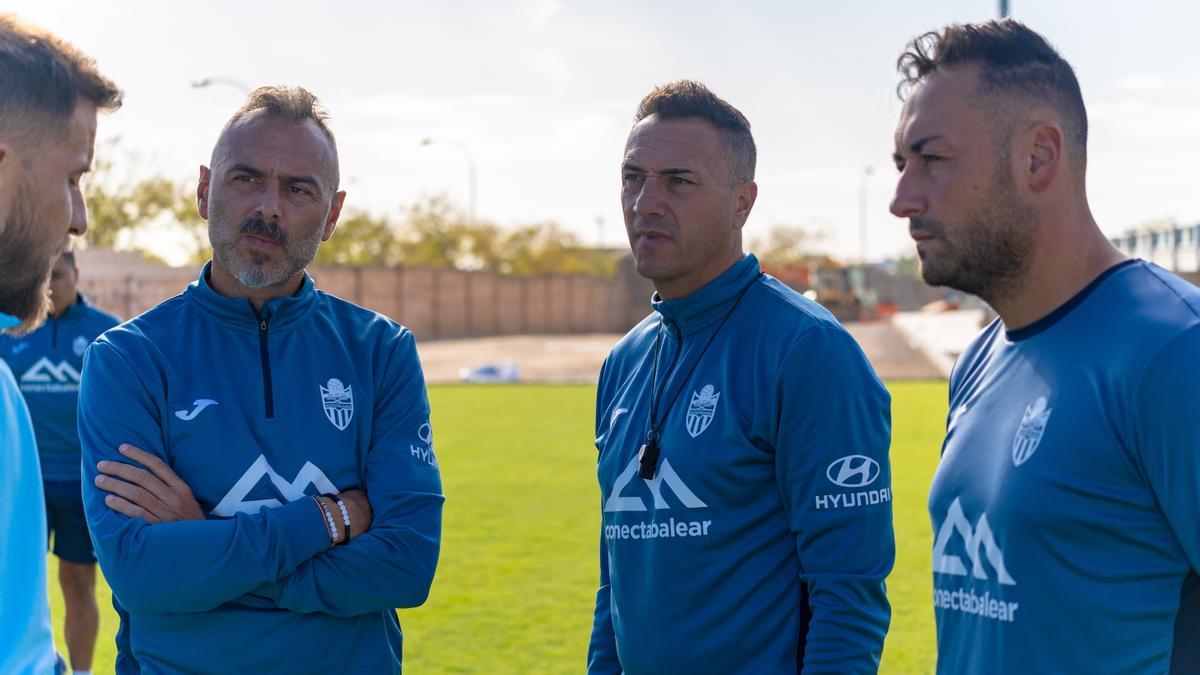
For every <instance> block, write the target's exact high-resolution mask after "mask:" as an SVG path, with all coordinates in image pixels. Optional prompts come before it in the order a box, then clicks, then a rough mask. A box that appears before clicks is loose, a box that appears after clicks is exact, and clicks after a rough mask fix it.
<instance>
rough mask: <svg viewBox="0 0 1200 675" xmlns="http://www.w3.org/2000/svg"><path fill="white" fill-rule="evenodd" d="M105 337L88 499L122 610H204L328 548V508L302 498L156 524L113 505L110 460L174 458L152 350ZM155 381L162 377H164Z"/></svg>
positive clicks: (87, 371)
mask: <svg viewBox="0 0 1200 675" xmlns="http://www.w3.org/2000/svg"><path fill="white" fill-rule="evenodd" d="M123 342H124V344H123V345H122V346H121V347H120V348H118V347H117V346H116V345H114V344H113V343H112V342H110V341H109V340H107V339H104V338H102V339H101V340H100V341H98V342H96V343H94V344H93V345H92V346H91V347H89V348H88V350H87V352H86V353H85V355H84V366H83V375H82V377H81V380H80V388H79V415H78V424H79V439H80V445H81V450H82V454H83V502H84V511H85V514H86V516H87V523H88V529H89V531H90V532H91V536H92V542H93V544H94V546H95V550H96V558H97V559H98V561H99V563H100V568H101V569H102V570H103V571H104V577H105V579H106V580H107V581H108V583H109V585H110V586H111V587H112V589H113V593H114V594H115V595H116V598H117V600H118V601H119V602H120V604H121V606H122V607H123V608H124V609H125V610H126V611H128V612H130V613H132V614H142V613H156V612H200V611H206V610H210V609H212V608H214V607H217V606H219V605H221V604H222V603H225V602H227V601H229V600H232V599H234V598H236V597H238V596H240V595H242V594H244V593H246V592H248V591H250V590H252V589H254V588H257V587H258V586H260V585H262V584H263V583H267V582H270V581H274V580H275V579H278V578H280V577H282V576H284V575H286V574H288V573H290V572H291V571H292V570H293V569H295V567H296V566H297V565H299V564H300V563H301V562H303V561H305V560H307V559H309V558H311V557H312V556H313V555H315V554H316V553H317V552H319V551H321V550H324V549H325V548H326V547H328V546H329V535H328V533H327V531H326V530H325V527H324V523H323V521H322V519H321V513H320V509H318V508H317V506H316V504H315V503H313V502H312V501H311V500H299V501H296V502H293V503H291V504H286V505H284V506H281V507H279V508H277V509H263V510H262V511H261V512H260V513H258V514H253V515H251V514H238V515H237V516H236V517H234V518H230V519H222V520H192V521H178V522H170V523H158V524H153V525H151V524H149V523H147V522H146V521H145V520H142V519H140V518H128V517H126V516H124V515H122V514H120V513H118V512H116V511H113V510H112V509H110V508H109V507H108V506H107V505H106V504H105V496H106V495H107V494H108V493H107V492H105V491H103V490H101V489H99V488H98V487H96V485H95V479H96V476H97V469H96V464H97V463H98V462H100V461H102V460H112V461H117V462H124V463H129V460H128V459H127V458H126V457H124V456H123V455H121V454H119V453H118V452H117V448H118V447H119V446H120V445H121V444H123V443H129V444H131V445H135V446H137V447H139V448H141V449H142V450H145V451H147V452H149V453H151V454H153V455H155V456H157V457H159V458H161V459H163V460H164V461H168V458H167V453H166V448H165V447H164V446H165V442H164V436H163V432H162V419H161V417H160V415H161V411H162V410H163V409H165V405H164V400H165V399H164V394H163V393H162V392H163V391H164V389H163V385H162V384H161V381H162V377H161V375H162V373H161V371H160V370H159V369H158V367H157V366H156V364H155V360H154V359H153V358H151V357H150V350H152V347H150V346H145V347H142V348H139V345H140V343H141V341H140V340H136V339H134V340H129V339H126V340H123ZM156 380H157V382H156Z"/></svg>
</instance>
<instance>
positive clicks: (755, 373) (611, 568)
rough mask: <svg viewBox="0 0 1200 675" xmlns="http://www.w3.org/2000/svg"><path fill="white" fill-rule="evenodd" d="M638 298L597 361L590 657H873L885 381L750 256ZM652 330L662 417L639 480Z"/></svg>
mask: <svg viewBox="0 0 1200 675" xmlns="http://www.w3.org/2000/svg"><path fill="white" fill-rule="evenodd" d="M743 294H744V297H743ZM739 298H740V302H739ZM653 304H654V310H655V312H654V313H653V314H651V315H650V316H649V317H647V318H646V319H645V320H644V321H642V322H641V323H640V324H639V325H638V326H637V327H635V328H634V329H633V330H632V331H630V332H629V334H628V335H626V336H625V337H624V338H623V339H622V340H621V341H620V342H619V343H618V344H617V346H616V347H615V348H614V349H613V351H612V353H611V354H609V356H608V359H607V360H606V361H605V363H604V366H603V369H602V370H601V374H600V383H599V391H598V396H597V403H596V447H597V448H598V449H599V451H600V455H599V464H598V467H597V471H598V475H599V481H600V490H601V509H602V522H601V536H600V588H599V591H598V592H597V594H596V607H595V617H594V623H593V629H592V637H591V645H590V648H589V650H588V672H589V673H620V672H624V673H627V674H629V675H640V674H643V673H688V674H689V675H701V674H704V673H714V674H716V673H720V674H723V675H728V674H732V673H755V674H764V673H765V674H771V673H797V672H801V671H802V672H804V673H873V672H875V671H876V669H877V668H878V665H879V658H880V654H881V652H882V649H883V639H884V634H885V633H886V632H887V627H888V622H889V620H890V617H891V610H890V607H889V605H888V601H887V598H886V596H885V593H884V578H885V577H886V576H887V574H888V572H889V571H890V570H891V568H892V563H893V561H894V558H895V542H894V539H893V534H892V511H891V497H892V495H891V487H890V486H891V470H890V466H889V463H888V445H889V440H890V403H891V400H890V397H889V395H888V393H887V391H886V390H885V389H884V387H883V385H882V384H881V383H880V381H879V380H878V378H876V377H875V374H874V372H873V371H872V369H871V366H870V364H868V363H867V360H866V358H865V357H864V356H863V353H862V351H861V350H860V349H859V348H858V345H857V344H855V342H854V340H853V339H852V338H851V337H850V336H849V334H847V333H846V331H845V330H844V329H843V328H842V327H841V326H839V325H838V323H837V322H836V320H834V318H833V316H831V315H830V314H829V313H828V312H827V311H826V310H824V309H823V308H821V307H820V306H818V305H816V304H815V303H813V302H811V301H809V300H807V299H805V298H804V297H803V296H801V295H800V294H798V293H796V292H795V291H793V290H791V289H790V288H788V287H786V286H784V285H783V284H782V283H780V282H779V281H777V280H776V279H774V278H772V277H770V276H766V275H763V274H762V273H761V269H760V267H759V265H758V261H757V260H756V259H755V258H754V256H752V255H748V256H746V257H744V258H743V259H742V260H741V261H739V262H738V263H736V264H735V265H733V266H732V267H731V268H730V269H729V270H727V271H726V272H725V273H723V274H722V275H721V276H719V277H717V278H716V279H715V280H714V281H712V282H711V283H709V284H708V285H706V286H705V287H703V288H701V289H700V290H698V291H696V292H695V293H693V294H691V295H689V296H687V297H685V298H680V299H677V300H668V301H661V300H657V301H655V302H654V303H653ZM735 305H736V308H735ZM730 312H732V314H730ZM726 315H729V318H728V320H725V321H724V324H723V325H722V321H723V320H724V319H725V317H726ZM660 326H661V329H660ZM718 328H719V330H718ZM657 335H661V353H660V354H659V370H658V380H659V384H658V387H657V390H658V391H659V398H660V400H661V401H662V403H661V404H659V409H660V410H664V411H666V412H665V417H664V418H663V419H664V420H665V422H664V426H663V429H662V438H661V441H660V445H661V447H662V451H661V453H662V454H661V458H660V459H659V461H658V469H657V473H656V474H655V476H654V478H653V479H650V480H646V479H643V478H640V477H639V476H638V475H637V469H638V450H639V448H640V446H641V445H642V444H643V443H644V442H645V439H646V434H647V430H648V429H649V426H650V422H649V408H650V399H651V396H652V390H653V389H656V387H655V386H654V385H653V384H652V380H653V377H654V375H653V371H654V358H655V339H656V336H657ZM710 339H711V345H709V346H708V349H707V351H704V349H705V345H706V344H708V343H709V340H710ZM702 353H703V354H702ZM693 366H694V370H693Z"/></svg>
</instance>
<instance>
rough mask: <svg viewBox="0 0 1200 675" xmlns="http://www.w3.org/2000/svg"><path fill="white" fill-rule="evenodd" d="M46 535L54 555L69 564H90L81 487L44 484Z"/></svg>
mask: <svg viewBox="0 0 1200 675" xmlns="http://www.w3.org/2000/svg"><path fill="white" fill-rule="evenodd" d="M45 488H46V524H47V525H48V526H49V527H48V530H47V532H46V534H47V536H48V537H49V536H50V535H51V533H53V540H54V547H53V551H54V555H56V556H58V557H59V558H60V559H61V560H66V561H67V562H73V563H80V564H86V563H94V562H96V554H95V552H94V551H93V550H92V538H91V537H90V536H89V535H88V528H87V520H86V519H85V518H84V517H83V486H82V485H81V484H80V483H75V482H68V483H59V482H47V483H46V484H45Z"/></svg>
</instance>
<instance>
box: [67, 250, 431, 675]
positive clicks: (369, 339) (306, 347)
mask: <svg viewBox="0 0 1200 675" xmlns="http://www.w3.org/2000/svg"><path fill="white" fill-rule="evenodd" d="M208 270H209V266H206V267H205V268H204V270H203V271H202V272H201V274H200V278H199V279H198V280H197V281H196V282H195V283H193V284H192V285H191V286H189V287H188V288H187V290H186V291H185V292H184V293H182V294H181V295H179V296H176V297H175V298H172V299H170V300H167V301H166V302H164V303H163V304H161V305H159V306H158V307H156V308H154V309H152V310H150V311H149V312H146V313H145V314H143V315H141V316H139V317H137V318H135V319H133V320H131V321H129V322H127V323H125V324H123V325H121V326H119V327H118V328H115V329H113V330H110V331H109V332H107V333H106V334H105V335H103V336H102V337H101V338H100V339H99V340H98V341H97V342H96V343H95V344H94V345H93V346H92V347H91V349H89V350H88V352H87V356H86V358H85V359H84V375H83V386H82V389H81V390H80V402H79V435H80V439H81V441H82V444H83V467H84V477H85V480H84V508H85V510H86V513H87V518H88V525H89V526H90V528H91V532H92V540H93V542H94V543H95V548H96V557H97V558H98V559H99V561H100V566H101V568H102V569H103V570H104V575H105V577H106V578H107V580H108V582H109V585H110V586H111V587H112V589H113V595H114V603H113V604H114V605H115V606H116V607H117V610H118V613H119V614H120V616H121V628H120V631H119V633H118V636H117V647H118V657H117V672H118V673H136V672H139V670H141V671H146V672H188V673H265V672H314V673H315V672H324V673H332V672H371V673H384V672H398V671H399V670H400V663H401V632H400V626H399V623H398V621H397V618H396V614H395V612H394V611H393V608H394V607H413V606H416V605H420V604H421V603H423V602H424V601H425V598H426V597H427V595H428V593H429V588H430V584H431V583H432V581H433V574H434V568H435V567H436V564H437V558H438V549H439V542H440V537H441V513H442V502H443V497H442V492H441V479H440V476H439V471H438V466H437V461H436V459H435V458H434V454H433V440H432V434H431V431H430V427H429V403H428V400H427V398H426V393H425V381H424V378H423V376H422V374H421V367H420V363H419V361H418V360H417V352H416V346H415V344H414V340H413V336H412V334H411V333H410V332H409V331H408V330H407V329H406V328H404V327H402V326H400V325H399V324H397V323H395V322H393V321H391V320H389V319H387V318H385V317H383V316H381V315H379V314H376V313H375V312H371V311H368V310H365V309H362V308H360V307H356V306H355V305H352V304H350V303H348V302H345V301H343V300H339V299H338V298H335V297H333V296H330V295H328V294H326V293H323V292H321V291H317V290H316V289H315V288H314V287H313V282H312V279H311V278H307V277H306V278H305V280H304V284H303V286H302V288H301V289H300V291H299V292H297V293H296V294H295V295H293V296H290V297H285V298H276V299H273V300H270V301H268V302H267V303H266V304H265V305H264V306H263V308H262V310H261V311H260V312H259V313H258V314H257V315H256V314H255V312H254V310H253V308H252V306H251V305H250V303H249V301H248V300H245V299H234V298H226V297H223V296H221V295H218V294H217V293H216V292H214V291H213V290H212V288H211V287H210V286H209V284H208V281H207V278H208ZM122 443H130V444H133V445H135V446H138V447H140V448H142V449H144V450H146V451H148V452H151V453H153V454H155V455H157V456H159V457H161V458H162V459H163V460H165V461H166V462H167V463H168V464H170V465H171V467H172V468H173V469H174V470H175V471H176V472H177V473H178V474H179V476H180V477H181V478H182V479H183V480H184V481H185V482H186V483H187V484H188V485H189V486H190V487H191V490H192V492H193V493H194V494H195V496H196V499H197V500H198V501H199V503H200V506H201V508H202V509H203V510H204V512H205V514H207V519H206V520H203V521H185V522H173V523H162V524H155V525H151V524H147V523H146V522H145V521H144V520H141V519H130V518H127V517H125V516H122V515H120V514H118V513H116V512H115V511H112V510H110V509H109V508H108V507H107V506H105V504H104V496H105V494H106V493H104V492H103V491H101V490H99V489H98V488H96V487H95V486H94V484H93V480H94V479H95V477H96V473H97V472H96V463H97V462H98V461H100V460H104V459H109V460H117V461H128V460H126V459H125V458H124V457H123V456H122V455H120V454H119V453H118V452H117V447H118V446H119V445H120V444H122ZM349 488H358V489H362V490H365V491H366V493H367V496H368V498H369V499H370V502H371V507H372V509H373V511H374V516H373V521H372V523H371V528H370V530H369V531H368V532H366V533H365V534H363V535H361V536H359V537H357V538H355V539H354V540H352V541H351V542H349V543H348V544H346V545H343V546H339V547H336V548H333V549H330V548H329V536H328V533H327V531H326V526H325V522H324V520H323V517H322V514H321V511H320V509H319V508H318V507H317V506H316V504H315V503H314V502H313V500H312V499H310V498H309V495H314V494H320V493H328V492H337V491H342V490H346V489H349Z"/></svg>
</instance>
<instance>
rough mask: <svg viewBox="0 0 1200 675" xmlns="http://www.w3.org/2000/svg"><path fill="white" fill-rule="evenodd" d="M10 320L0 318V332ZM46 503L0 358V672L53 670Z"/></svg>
mask: <svg viewBox="0 0 1200 675" xmlns="http://www.w3.org/2000/svg"><path fill="white" fill-rule="evenodd" d="M13 325H16V319H15V318H13V317H10V316H9V315H7V314H0V329H3V328H9V327H11V326H13ZM46 588H47V587H46V505H45V503H44V501H43V497H42V476H41V471H40V470H39V467H38V461H37V447H36V446H35V445H34V440H33V425H32V424H31V423H30V421H29V411H28V410H27V409H26V408H25V402H24V401H23V400H22V399H21V394H20V392H18V391H17V384H16V382H15V381H14V380H13V375H12V371H10V370H9V369H8V365H7V364H6V363H5V362H4V360H3V359H0V627H2V629H0V673H36V674H45V675H49V673H53V672H54V667H55V662H56V659H57V656H56V655H55V651H54V638H53V636H52V635H51V633H50V599H49V597H48V596H47V591H46Z"/></svg>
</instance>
